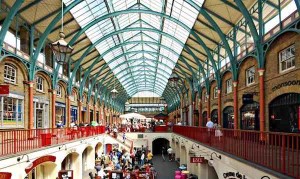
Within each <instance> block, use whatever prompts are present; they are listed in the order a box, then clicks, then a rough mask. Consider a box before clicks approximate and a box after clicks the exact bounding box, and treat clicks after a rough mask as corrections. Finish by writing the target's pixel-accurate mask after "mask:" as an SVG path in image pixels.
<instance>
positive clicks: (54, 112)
mask: <svg viewBox="0 0 300 179" xmlns="http://www.w3.org/2000/svg"><path fill="white" fill-rule="evenodd" d="M51 102H52V103H51V107H52V111H51V113H52V121H51V122H52V128H55V123H56V110H55V102H56V90H52V101H51Z"/></svg>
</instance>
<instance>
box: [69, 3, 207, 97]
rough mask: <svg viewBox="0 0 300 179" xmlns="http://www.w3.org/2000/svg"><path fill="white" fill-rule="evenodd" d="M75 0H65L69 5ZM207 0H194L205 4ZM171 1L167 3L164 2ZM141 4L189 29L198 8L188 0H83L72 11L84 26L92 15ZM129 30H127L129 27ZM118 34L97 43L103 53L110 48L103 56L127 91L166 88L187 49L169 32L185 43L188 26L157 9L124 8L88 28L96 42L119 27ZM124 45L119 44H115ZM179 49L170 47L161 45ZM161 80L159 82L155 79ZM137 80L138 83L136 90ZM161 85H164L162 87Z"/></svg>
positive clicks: (95, 15) (94, 17)
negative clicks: (115, 14)
mask: <svg viewBox="0 0 300 179" xmlns="http://www.w3.org/2000/svg"><path fill="white" fill-rule="evenodd" d="M73 1H74V0H64V3H65V4H66V5H68V4H70V3H71V2H73ZM203 1H204V0H194V2H195V3H197V4H198V5H200V6H202V4H203ZM165 3H166V4H165ZM131 9H132V10H133V9H141V10H146V11H152V12H153V11H155V12H158V13H161V14H165V15H167V16H170V17H172V18H175V19H176V20H178V21H180V22H182V23H183V24H185V25H186V26H187V27H188V28H189V29H191V28H192V27H193V25H194V22H195V20H196V18H197V16H198V12H197V10H196V9H194V8H193V7H192V6H191V5H189V4H188V3H187V2H185V1H184V0H168V1H167V0H104V1H103V0H84V1H83V2H82V3H80V4H78V5H77V6H76V7H75V8H73V9H72V10H71V13H72V15H73V16H74V18H75V19H76V21H77V22H78V23H79V25H80V26H81V27H85V26H86V25H87V24H89V23H90V22H92V21H93V20H95V19H97V18H99V17H101V16H103V15H106V14H109V13H114V12H118V11H125V10H131ZM126 29H128V30H126ZM119 30H123V31H122V32H120V33H115V34H114V35H111V36H110V37H108V38H105V40H103V41H102V42H100V43H99V44H97V45H96V49H97V50H98V51H99V53H100V54H104V52H106V51H109V53H106V54H105V56H104V60H105V61H106V63H107V64H108V66H109V67H110V68H111V69H112V71H113V73H114V74H115V75H116V77H117V78H118V79H119V81H120V82H121V84H122V85H123V87H124V88H125V90H126V91H127V93H128V94H129V95H130V96H132V95H134V93H133V92H132V91H134V92H135V93H136V91H154V89H155V88H161V86H163V89H164V88H165V87H166V84H167V82H168V78H169V77H170V75H171V73H172V69H173V68H174V67H175V65H176V62H177V60H178V58H179V57H178V55H179V54H181V51H182V49H183V46H182V44H179V43H178V42H176V41H175V40H173V39H172V38H170V37H168V36H165V35H163V34H161V33H159V32H164V33H167V34H169V35H170V36H171V37H175V38H176V39H178V40H179V41H180V42H182V43H183V44H185V42H186V40H187V38H188V36H189V33H190V32H189V31H187V30H186V29H185V28H183V27H182V26H180V25H178V24H177V23H176V22H174V21H171V20H169V19H167V18H164V17H162V16H159V15H154V14H153V13H152V14H150V13H146V12H145V11H143V12H138V11H134V12H130V13H120V14H119V15H118V16H113V17H111V18H107V19H105V20H102V21H100V22H98V23H97V24H95V25H93V26H92V27H91V28H89V29H88V30H87V31H86V32H85V33H86V35H87V37H88V38H89V39H90V40H91V42H92V43H95V42H96V41H97V40H99V39H101V38H102V37H104V36H106V35H108V34H110V33H113V32H115V31H119ZM119 44H124V45H120V46H119V47H118V48H114V49H113V50H111V49H112V48H113V47H115V46H116V45H119ZM161 45H162V46H166V47H169V48H171V49H172V50H174V52H171V51H169V50H167V49H166V48H163V47H162V46H161ZM156 81H158V82H156ZM132 85H134V86H135V88H137V89H136V90H131V89H132ZM158 85H159V86H158ZM158 95H162V92H161V93H160V94H158Z"/></svg>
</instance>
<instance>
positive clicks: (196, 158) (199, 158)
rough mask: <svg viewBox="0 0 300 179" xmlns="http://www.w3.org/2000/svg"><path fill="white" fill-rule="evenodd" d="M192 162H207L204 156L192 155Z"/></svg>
mask: <svg viewBox="0 0 300 179" xmlns="http://www.w3.org/2000/svg"><path fill="white" fill-rule="evenodd" d="M190 163H207V160H205V158H204V157H191V158H190Z"/></svg>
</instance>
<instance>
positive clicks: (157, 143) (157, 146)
mask: <svg viewBox="0 0 300 179" xmlns="http://www.w3.org/2000/svg"><path fill="white" fill-rule="evenodd" d="M169 146H170V142H169V140H167V139H165V138H157V139H155V140H153V142H152V153H153V155H157V154H161V152H162V148H163V147H164V148H165V149H167V148H168V147H169Z"/></svg>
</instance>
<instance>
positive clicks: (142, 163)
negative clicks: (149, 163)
mask: <svg viewBox="0 0 300 179" xmlns="http://www.w3.org/2000/svg"><path fill="white" fill-rule="evenodd" d="M144 163H145V152H142V155H141V166H143V165H144Z"/></svg>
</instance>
